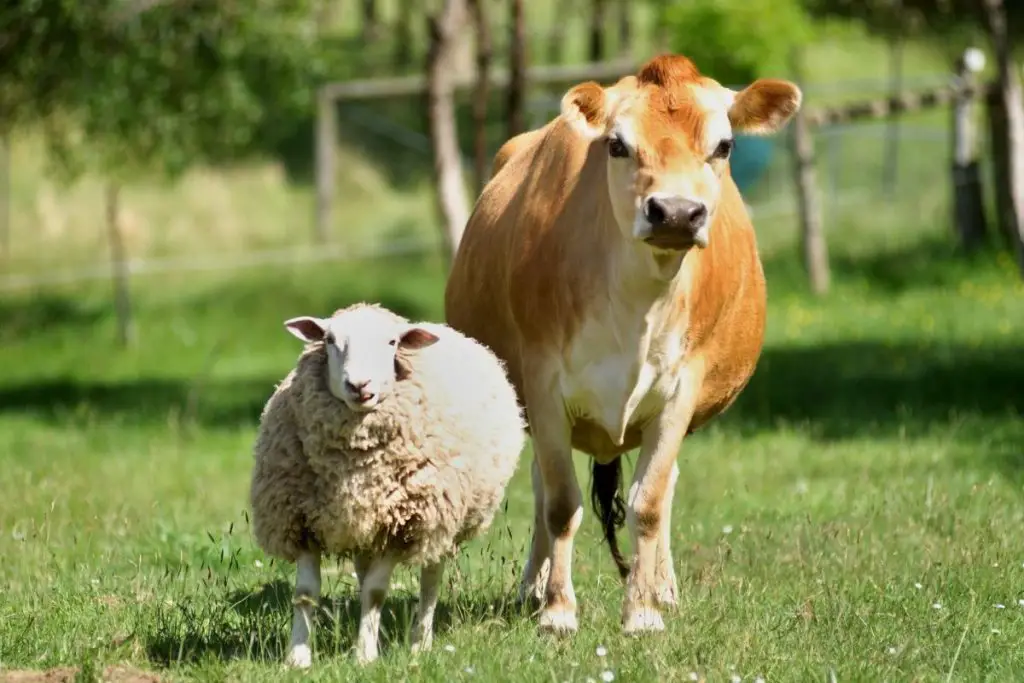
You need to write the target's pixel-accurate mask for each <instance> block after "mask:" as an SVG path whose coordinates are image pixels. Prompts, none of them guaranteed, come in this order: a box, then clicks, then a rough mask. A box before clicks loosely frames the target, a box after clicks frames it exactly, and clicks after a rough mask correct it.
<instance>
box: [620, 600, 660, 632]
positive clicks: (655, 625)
mask: <svg viewBox="0 0 1024 683" xmlns="http://www.w3.org/2000/svg"><path fill="white" fill-rule="evenodd" d="M664 630H665V622H664V620H662V618H661V613H660V612H659V611H658V610H657V609H655V608H654V607H641V608H639V609H635V610H633V611H631V612H630V613H629V614H627V615H626V617H625V618H624V619H623V620H622V632H623V633H625V634H626V635H627V636H630V635H636V634H640V633H653V632H655V631H664Z"/></svg>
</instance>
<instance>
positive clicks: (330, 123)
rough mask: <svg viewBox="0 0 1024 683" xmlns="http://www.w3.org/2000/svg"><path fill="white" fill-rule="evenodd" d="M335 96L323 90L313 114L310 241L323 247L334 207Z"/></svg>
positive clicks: (336, 127)
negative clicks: (313, 202) (313, 218)
mask: <svg viewBox="0 0 1024 683" xmlns="http://www.w3.org/2000/svg"><path fill="white" fill-rule="evenodd" d="M334 107H335V105H334V97H333V96H332V95H331V94H330V93H329V92H328V91H327V89H326V88H321V89H320V91H319V92H318V93H317V111H316V150H315V155H316V225H315V226H314V229H313V240H314V242H316V243H317V244H326V243H327V240H328V236H329V235H330V230H331V209H332V208H333V204H334V184H335V181H336V179H335V175H334V155H335V154H336V153H337V134H338V115H337V112H336V111H335V108H334Z"/></svg>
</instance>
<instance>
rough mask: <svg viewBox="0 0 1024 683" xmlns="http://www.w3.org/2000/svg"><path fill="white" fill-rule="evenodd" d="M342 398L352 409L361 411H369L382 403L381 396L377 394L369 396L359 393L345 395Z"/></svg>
mask: <svg viewBox="0 0 1024 683" xmlns="http://www.w3.org/2000/svg"><path fill="white" fill-rule="evenodd" d="M342 400H343V401H344V402H345V405H346V406H348V407H349V409H350V410H353V411H355V412H359V413H368V412H370V411H371V410H373V409H374V408H376V407H377V404H378V403H380V398H379V397H378V396H377V395H376V394H374V395H372V396H368V397H367V396H357V395H356V396H345V397H344V398H343V399H342Z"/></svg>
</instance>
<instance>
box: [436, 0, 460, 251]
mask: <svg viewBox="0 0 1024 683" xmlns="http://www.w3.org/2000/svg"><path fill="white" fill-rule="evenodd" d="M465 19H466V0H444V3H443V7H442V9H441V10H440V12H439V13H438V15H437V16H432V17H430V19H429V27H430V49H429V51H428V53H427V117H428V119H429V124H430V141H431V146H432V147H433V151H434V179H435V187H436V190H437V201H438V207H439V209H440V213H441V222H442V229H443V232H442V239H443V240H444V243H445V247H446V249H445V255H446V256H447V257H449V258H453V257H454V256H455V252H456V251H457V250H458V248H459V241H460V240H461V239H462V231H463V230H465V228H466V221H467V220H469V206H468V205H469V201H468V199H467V197H466V187H465V185H464V184H463V180H462V159H461V156H460V153H459V139H458V133H457V130H456V122H455V98H454V93H453V83H452V76H453V69H454V64H453V61H454V60H453V57H454V55H455V46H456V38H457V36H458V33H459V29H461V28H462V26H463V24H464V23H465Z"/></svg>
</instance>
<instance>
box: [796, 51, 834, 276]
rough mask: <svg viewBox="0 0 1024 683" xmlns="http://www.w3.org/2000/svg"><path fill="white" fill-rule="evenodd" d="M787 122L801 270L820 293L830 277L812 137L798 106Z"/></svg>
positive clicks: (798, 70) (797, 63)
mask: <svg viewBox="0 0 1024 683" xmlns="http://www.w3.org/2000/svg"><path fill="white" fill-rule="evenodd" d="M792 63H793V70H794V72H795V73H799V72H800V64H799V60H798V57H797V56H796V55H795V54H794V56H793V58H792ZM790 125H791V126H792V131H791V134H790V140H791V143H792V155H793V170H794V174H795V177H796V190H797V201H798V203H799V207H798V210H799V213H800V247H801V252H802V253H803V262H804V269H805V270H806V271H807V276H808V278H809V279H810V284H811V291H813V292H814V293H815V294H824V293H825V292H827V291H828V289H829V285H830V284H831V279H832V277H831V273H830V272H829V264H828V246H827V244H826V242H825V229H824V225H823V223H822V218H821V197H820V196H819V194H818V185H817V179H816V178H815V172H814V137H813V133H812V131H811V126H810V123H809V122H808V120H807V116H806V115H805V113H804V111H803V108H802V107H801V109H799V110H797V113H796V114H795V115H794V116H793V121H792V123H791V124H790Z"/></svg>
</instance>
